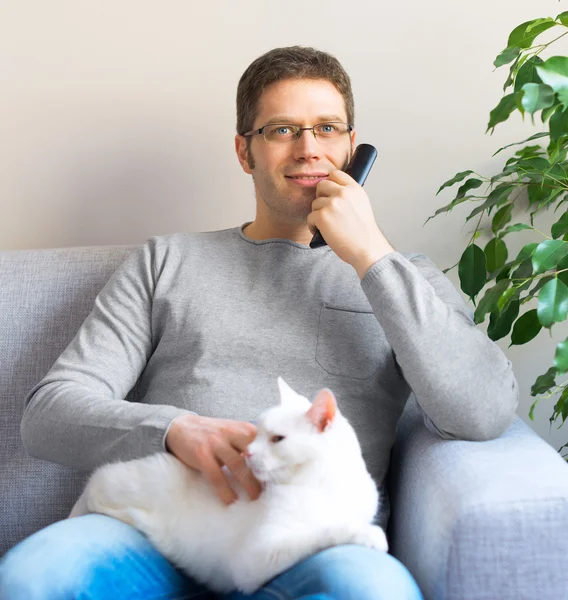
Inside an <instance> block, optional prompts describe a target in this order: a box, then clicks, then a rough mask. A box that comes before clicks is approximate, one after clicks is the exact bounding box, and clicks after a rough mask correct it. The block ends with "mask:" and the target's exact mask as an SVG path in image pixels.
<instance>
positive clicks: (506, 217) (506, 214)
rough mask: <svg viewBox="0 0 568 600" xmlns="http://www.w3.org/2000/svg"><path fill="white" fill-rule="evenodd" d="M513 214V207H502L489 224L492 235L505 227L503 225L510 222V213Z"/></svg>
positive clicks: (509, 205)
mask: <svg viewBox="0 0 568 600" xmlns="http://www.w3.org/2000/svg"><path fill="white" fill-rule="evenodd" d="M512 212H513V205H512V204H507V205H505V206H502V207H501V208H500V209H499V210H498V211H497V212H496V213H495V216H494V217H493V221H492V222H491V229H492V231H493V233H495V234H496V233H497V232H498V231H499V230H500V229H502V228H503V227H505V225H506V224H507V223H508V222H509V221H510V220H511V213H512Z"/></svg>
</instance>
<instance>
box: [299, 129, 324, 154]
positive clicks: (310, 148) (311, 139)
mask: <svg viewBox="0 0 568 600" xmlns="http://www.w3.org/2000/svg"><path fill="white" fill-rule="evenodd" d="M293 144H294V158H296V159H304V160H305V159H311V158H319V157H320V156H321V148H320V144H319V142H318V140H317V138H316V137H315V136H314V132H313V131H310V130H308V129H304V130H302V131H300V135H299V137H298V138H297V139H296V140H294V142H293Z"/></svg>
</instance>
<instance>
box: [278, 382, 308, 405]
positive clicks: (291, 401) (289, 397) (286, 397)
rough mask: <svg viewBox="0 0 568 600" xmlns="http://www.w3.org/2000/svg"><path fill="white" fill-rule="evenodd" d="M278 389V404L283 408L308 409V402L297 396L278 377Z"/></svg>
mask: <svg viewBox="0 0 568 600" xmlns="http://www.w3.org/2000/svg"><path fill="white" fill-rule="evenodd" d="M278 389H279V390H280V404H283V405H285V406H301V407H302V408H309V407H310V406H311V404H310V401H309V400H308V399H307V398H304V396H300V394H297V393H296V392H295V391H294V390H293V389H292V388H291V387H290V386H289V385H288V384H287V383H286V382H285V381H284V380H283V379H282V377H278Z"/></svg>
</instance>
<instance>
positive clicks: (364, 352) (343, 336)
mask: <svg viewBox="0 0 568 600" xmlns="http://www.w3.org/2000/svg"><path fill="white" fill-rule="evenodd" d="M389 356H391V348H390V345H389V343H388V342H387V340H386V337H385V334H384V332H383V330H382V328H381V327H380V325H379V323H378V321H377V319H376V317H375V315H374V313H373V312H371V311H365V310H354V309H352V308H343V307H338V306H330V305H326V304H324V305H323V306H322V308H321V311H320V318H319V326H318V341H317V347H316V361H317V363H318V364H319V365H320V367H322V369H324V370H325V371H327V372H328V373H329V374H330V375H339V376H341V377H350V378H352V379H367V378H368V377H371V375H373V373H375V371H376V370H377V369H378V368H379V367H380V366H381V364H382V363H383V362H385V361H387V359H388V357H389Z"/></svg>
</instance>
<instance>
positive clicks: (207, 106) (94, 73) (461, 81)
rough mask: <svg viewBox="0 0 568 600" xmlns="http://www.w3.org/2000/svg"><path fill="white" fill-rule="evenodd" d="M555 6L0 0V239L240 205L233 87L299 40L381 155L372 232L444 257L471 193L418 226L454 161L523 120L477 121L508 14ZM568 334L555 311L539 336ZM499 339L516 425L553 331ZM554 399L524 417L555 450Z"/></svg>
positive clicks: (8, 243)
mask: <svg viewBox="0 0 568 600" xmlns="http://www.w3.org/2000/svg"><path fill="white" fill-rule="evenodd" d="M562 4H563V3H559V2H557V1H556V0H538V2H536V1H534V0H500V1H499V2H495V1H494V0H477V1H476V2H469V3H465V2H456V0H438V1H435V2H422V1H419V0H411V1H410V2H373V1H371V0H365V1H362V0H354V1H351V2H348V3H347V2H345V1H343V0H342V1H337V0H327V2H325V3H308V2H305V1H298V0H288V1H287V2H283V3H276V2H268V1H266V0H249V1H239V2H237V1H226V2H223V1H221V0H210V1H208V2H199V3H198V2H192V1H190V0H164V1H161V2H158V1H157V0H154V1H148V0H82V1H80V0H66V1H62V0H50V1H49V2H44V1H43V0H18V2H8V1H7V0H0V140H2V143H1V144H0V203H1V209H2V210H1V213H0V215H1V217H0V249H21V248H47V247H61V246H79V245H91V244H95V245H98V244H129V243H142V242H143V241H144V240H145V239H147V238H148V237H150V236H152V235H159V234H165V233H171V232H177V231H196V230H210V229H221V228H225V227H232V226H234V225H237V224H240V223H242V222H244V221H245V220H249V219H252V218H253V216H254V201H253V194H252V184H251V181H250V179H249V177H248V176H246V175H244V174H243V173H242V171H241V170H240V167H239V165H238V162H237V159H236V157H235V155H234V150H233V136H234V126H235V124H234V123H235V106H234V103H235V90H236V85H237V82H238V79H239V77H240V75H241V73H242V72H243V70H244V69H245V68H246V67H247V65H248V64H249V63H250V62H251V61H252V60H253V59H254V58H256V57H257V56H258V55H260V54H262V53H263V52H265V51H266V50H268V49H270V48H272V47H275V46H283V45H292V44H302V45H313V46H316V47H318V48H320V49H323V50H327V51H329V52H331V53H333V54H335V55H336V56H337V57H338V58H339V59H340V60H341V61H342V63H343V64H344V66H345V67H346V68H347V70H348V72H349V73H350V74H351V77H352V82H353V87H354V93H355V98H356V115H357V117H356V123H357V130H358V141H359V142H364V141H367V142H371V143H373V144H375V145H376V146H377V148H378V150H379V154H380V156H379V159H378V162H377V163H376V166H375V168H374V170H373V173H372V175H371V176H370V178H369V180H368V182H367V184H366V189H367V191H368V194H369V196H370V198H371V200H372V203H373V207H374V210H375V215H376V218H377V222H378V223H379V225H380V226H381V228H382V229H383V231H384V232H385V234H386V235H387V236H388V237H389V239H390V240H391V242H392V243H393V244H394V245H395V246H396V247H397V248H398V249H400V250H401V251H422V252H425V253H426V254H428V255H429V256H430V257H431V258H432V259H433V260H434V261H435V262H436V263H437V264H438V265H439V266H440V268H445V267H448V266H451V265H453V264H454V263H455V262H457V260H458V258H459V255H460V253H461V251H462V250H463V248H464V246H465V244H466V243H467V240H468V239H469V237H468V232H469V231H470V230H471V227H470V225H469V224H468V225H467V226H465V227H463V222H464V219H465V216H466V215H467V214H468V212H469V210H470V207H469V206H467V207H465V208H463V207H461V209H456V210H455V211H454V212H453V213H452V214H451V215H447V216H441V217H437V218H436V219H435V220H433V221H430V222H429V223H428V224H427V225H426V226H424V227H423V223H424V221H425V220H426V219H427V218H428V216H430V215H431V214H432V213H433V212H434V211H435V210H436V209H437V208H439V207H440V206H442V205H443V204H446V203H447V202H448V201H449V200H450V199H451V197H450V195H449V194H448V195H445V196H442V197H441V198H436V197H435V192H436V190H437V189H438V187H439V185H440V184H441V183H442V182H443V181H445V180H446V179H448V178H449V177H451V176H453V175H454V174H455V173H456V172H457V171H460V170H464V169H466V168H471V169H474V170H477V171H479V172H482V173H485V174H492V173H494V172H496V171H495V169H496V168H497V167H498V166H499V165H500V164H501V163H500V162H499V161H496V160H491V159H490V157H491V155H492V153H493V152H494V151H495V150H497V149H498V148H499V147H500V146H501V145H505V144H506V143H509V142H512V141H516V140H519V141H520V140H521V139H524V138H525V137H528V136H529V135H531V134H532V133H534V132H535V130H534V129H533V128H532V127H531V125H530V123H525V124H522V123H521V121H520V119H515V121H514V122H513V123H510V124H506V125H503V126H499V127H498V128H497V131H496V132H495V134H494V135H493V136H492V137H490V136H488V135H487V136H486V135H484V131H485V126H486V123H487V118H488V113H489V110H490V109H491V108H493V106H494V105H495V104H496V103H497V101H498V100H499V98H500V97H501V93H502V91H501V88H502V84H503V81H504V77H505V71H504V69H500V70H498V71H497V72H493V67H492V61H493V59H494V57H495V55H496V54H497V53H498V52H499V51H500V50H501V49H502V47H503V46H504V45H505V42H506V39H507V35H508V33H509V31H510V30H511V29H512V28H513V27H514V26H516V25H517V24H519V23H521V22H523V21H525V20H529V19H532V18H535V17H539V16H547V15H552V16H556V14H557V13H558V12H560V11H562V10H565V9H566V7H565V6H562ZM346 7H347V8H348V9H349V10H346ZM558 51H560V52H561V53H566V52H568V47H566V45H564V46H561V47H560V49H559V50H557V52H556V53H558ZM553 220H555V216H554V215H545V216H544V218H542V219H540V220H539V221H538V223H539V224H541V225H542V226H543V227H546V224H548V225H550V223H552V222H553ZM527 239H531V238H527ZM522 241H526V240H524V239H523V240H522ZM531 241H532V240H531ZM520 245H521V241H519V242H518V244H517V246H518V247H520ZM450 277H451V279H452V280H453V281H454V282H457V272H456V270H455V269H454V270H453V271H452V272H451V273H450ZM531 307H532V306H531ZM567 334H568V329H567V328H566V327H564V325H563V329H562V328H560V329H559V331H558V332H557V331H556V330H555V334H554V337H555V339H556V340H557V341H560V340H561V339H563V338H564V337H565V336H566V335H567ZM499 345H500V346H501V347H502V348H503V349H504V350H505V352H506V353H507V355H508V356H509V357H510V358H511V360H512V361H513V363H514V366H515V371H516V374H517V378H518V380H519V382H520V385H521V395H522V399H521V406H520V408H519V414H520V415H521V416H522V417H523V418H524V419H525V420H527V421H528V419H527V412H528V408H529V406H530V404H531V401H532V398H531V397H530V395H529V391H530V385H531V383H532V382H533V381H534V379H535V377H536V376H537V375H539V374H540V373H543V372H544V371H545V370H546V369H547V368H548V366H549V364H550V362H551V359H552V356H553V352H554V345H553V343H552V342H551V340H550V339H549V337H548V334H547V333H546V332H541V333H540V334H539V337H538V338H537V341H536V343H532V344H531V345H530V348H528V347H526V348H525V347H518V348H512V349H511V350H507V348H506V344H505V343H502V342H500V343H499ZM496 401H498V399H497V398H496ZM551 404H552V403H551V402H550V401H548V402H542V404H541V406H542V407H541V408H539V409H538V410H537V413H536V416H537V420H536V422H535V423H534V424H532V425H533V426H534V427H535V429H536V430H537V431H538V432H539V433H540V434H541V435H542V436H543V437H544V438H545V439H547V440H548V441H549V442H550V443H552V444H553V445H554V446H559V445H561V443H564V442H565V441H568V427H567V428H563V429H561V430H560V431H554V430H553V431H552V433H551V434H549V432H548V420H547V419H548V416H549V415H550V411H551Z"/></svg>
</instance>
